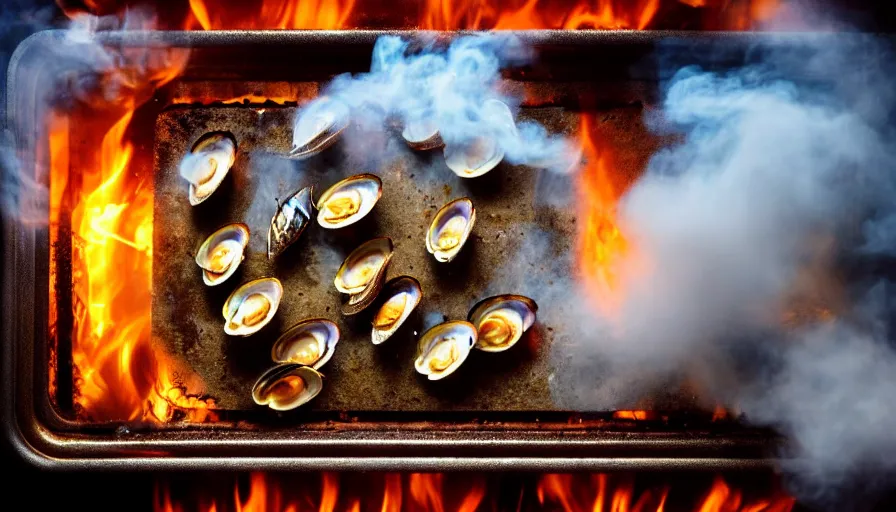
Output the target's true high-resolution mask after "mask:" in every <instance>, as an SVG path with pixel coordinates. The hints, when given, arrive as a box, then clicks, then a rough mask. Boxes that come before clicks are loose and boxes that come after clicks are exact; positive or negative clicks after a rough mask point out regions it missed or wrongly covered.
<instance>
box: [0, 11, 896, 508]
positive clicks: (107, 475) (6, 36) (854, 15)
mask: <svg viewBox="0 0 896 512" xmlns="http://www.w3.org/2000/svg"><path fill="white" fill-rule="evenodd" d="M97 3H98V4H99V5H100V6H101V8H106V9H108V11H109V12H111V11H112V10H114V9H115V8H117V7H119V6H120V5H121V4H122V3H123V2H114V1H111V2H110V1H105V2H104V1H99V2H97ZM130 3H131V4H136V2H130ZM159 3H161V2H156V5H158V4H159ZM812 3H813V4H819V3H822V2H812ZM62 4H63V5H64V6H65V8H66V9H67V10H70V9H78V8H79V7H83V6H82V5H80V3H79V2H76V1H68V0H63V1H62ZM168 4H170V5H166V6H165V8H164V9H158V12H160V13H161V14H162V16H161V18H162V19H161V20H160V21H161V23H162V25H163V26H177V25H178V23H179V20H182V19H183V16H184V14H185V12H186V9H187V8H188V4H187V0H176V1H173V2H168ZM827 5H828V7H827V9H826V10H827V11H828V12H836V13H837V17H838V18H839V19H841V20H843V21H846V22H848V23H849V24H850V25H852V26H854V27H855V28H856V29H857V30H861V31H871V32H890V33H892V32H894V28H896V16H894V14H896V2H891V1H881V2H873V1H861V2H860V1H854V0H852V1H851V0H842V1H838V2H827ZM66 19H67V18H66V16H65V14H64V13H63V11H62V9H61V8H60V7H59V6H57V5H56V4H55V3H54V2H52V1H47V0H42V1H41V0H0V69H2V70H3V82H2V84H3V86H2V93H3V96H5V91H6V87H5V84H6V78H5V73H6V68H7V63H8V58H9V56H10V54H11V53H12V51H13V50H14V49H15V47H16V46H17V45H18V44H19V42H21V41H22V40H23V39H24V38H26V37H27V36H28V35H30V34H31V33H33V32H36V31H38V30H42V29H46V28H52V27H61V26H64V25H65V21H66ZM0 100H2V103H0V112H2V113H3V116H2V122H3V123H4V126H5V122H6V118H5V108H4V107H5V97H0ZM0 142H2V141H0ZM2 185H3V184H2V183H0V186H2ZM3 213H4V214H6V213H7V212H3ZM4 264H5V262H4ZM3 399H6V400H8V399H10V394H9V393H4V398H3ZM0 468H2V469H3V470H4V471H3V474H4V478H5V479H7V481H6V483H5V485H2V486H0V488H2V489H3V490H4V494H5V496H3V497H2V499H3V500H4V502H5V504H9V505H6V507H10V506H12V504H13V503H14V502H18V503H20V505H19V506H18V507H15V508H24V507H23V505H24V503H27V508H28V509H31V510H51V509H55V510H66V509H81V508H85V509H91V510H95V511H98V510H123V509H127V510H131V511H140V510H152V508H153V495H154V484H155V482H156V481H157V480H158V479H159V478H164V479H165V481H166V482H168V483H170V484H171V487H172V488H173V489H175V490H180V492H181V493H189V492H190V489H191V488H196V487H197V486H201V487H202V488H204V489H206V490H208V489H213V490H214V493H215V494H216V495H217V496H220V497H229V496H232V489H233V485H234V483H237V484H239V485H240V486H241V488H243V489H246V488H247V487H248V477H247V475H246V474H234V473H227V474H223V473H221V474H208V473H204V474H198V473H189V474H184V473H181V474H160V473H123V472H94V473H86V474H85V473H70V472H47V471H42V470H40V469H36V468H34V467H32V466H31V465H30V464H28V463H27V462H25V461H23V460H22V459H21V458H20V457H19V456H18V455H17V454H16V453H15V451H14V449H13V448H12V447H11V446H9V443H8V440H7V439H6V438H5V437H4V438H3V439H2V451H0ZM372 477H373V478H376V477H375V476H372ZM10 478H11V480H9V479H10ZM282 478H283V479H284V480H288V479H292V478H298V479H304V478H303V477H302V476H301V475H299V474H296V475H290V476H288V477H282ZM312 478H318V477H316V476H312ZM353 478H355V479H357V478H362V479H363V477H359V476H355V477H353ZM643 478H645V479H647V480H655V479H657V478H660V479H661V480H662V481H667V482H670V483H672V484H673V486H678V487H681V486H685V487H691V488H692V489H694V493H695V494H696V495H697V496H699V495H701V494H702V493H703V492H705V489H706V488H708V485H709V483H710V481H711V476H710V475H690V474H679V475H663V476H661V477H657V476H656V475H643ZM733 478H734V479H735V480H736V481H738V482H740V483H742V484H745V485H749V484H750V482H751V481H753V482H759V483H760V484H764V483H765V482H766V481H768V480H769V475H740V476H736V477H733ZM318 481H319V480H318ZM358 481H360V480H358ZM536 482H537V476H535V475H518V474H503V475H491V476H490V477H489V478H488V488H489V490H490V492H491V493H493V494H495V493H496V494H497V495H498V498H496V499H497V501H495V502H494V503H496V505H497V506H498V507H499V508H505V505H507V507H506V508H515V506H514V505H516V503H515V501H516V499H515V497H516V496H518V495H519V490H520V489H523V488H525V489H527V490H528V491H530V496H531V495H532V494H531V491H532V490H533V489H534V486H535V484H536ZM496 489H497V491H496ZM244 495H245V494H244ZM406 498H407V495H406ZM372 499H373V500H374V501H376V502H379V500H380V499H381V494H377V495H374V496H373V497H372ZM11 500H12V501H11ZM23 501H24V503H23ZM874 501H877V500H874ZM854 505H857V504H856V503H854ZM867 505H871V503H869V504H867ZM867 505H866V506H858V507H857V508H867ZM6 507H3V506H0V508H6ZM877 508H878V509H879V510H894V509H896V505H894V504H893V503H884V502H878V506H877ZM667 510H673V509H672V508H670V507H667Z"/></svg>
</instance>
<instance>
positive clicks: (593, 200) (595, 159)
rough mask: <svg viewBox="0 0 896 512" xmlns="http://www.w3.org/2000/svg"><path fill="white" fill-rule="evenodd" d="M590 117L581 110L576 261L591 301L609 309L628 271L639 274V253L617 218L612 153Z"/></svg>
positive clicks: (615, 302)
mask: <svg viewBox="0 0 896 512" xmlns="http://www.w3.org/2000/svg"><path fill="white" fill-rule="evenodd" d="M594 123H595V121H594V119H593V118H592V117H591V116H590V115H587V114H586V115H582V117H581V122H580V125H579V136H580V137H581V151H582V157H583V160H584V165H583V167H582V169H581V170H580V171H579V175H578V184H577V191H578V194H577V202H578V205H579V206H578V212H579V219H580V224H579V248H578V253H577V254H578V259H579V261H578V263H579V271H580V272H581V274H582V277H583V279H584V282H585V284H586V289H587V291H588V293H589V295H590V296H591V298H592V299H593V301H594V302H595V304H596V305H597V306H598V307H599V308H600V309H601V311H603V312H604V313H606V314H612V313H613V311H615V309H616V307H617V306H618V305H619V302H620V301H621V299H622V297H623V296H624V293H625V289H624V288H625V287H624V284H625V283H626V282H627V281H628V280H629V277H630V276H631V275H633V274H634V275H640V274H641V273H643V267H644V265H645V263H644V261H643V258H642V257H641V255H640V254H639V253H638V252H637V250H636V248H635V247H634V246H633V245H632V243H631V242H630V240H629V238H628V236H627V235H626V233H625V227H624V226H621V225H620V224H619V222H618V221H617V219H616V203H617V201H618V199H619V196H620V194H621V193H622V190H621V188H622V186H619V185H617V184H616V183H614V176H615V175H616V174H615V173H614V171H615V169H614V163H613V155H612V152H611V151H610V149H609V148H606V147H601V146H599V145H598V142H599V140H600V139H599V137H598V136H596V134H595V127H594V126H593V125H594Z"/></svg>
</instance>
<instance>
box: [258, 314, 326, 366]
mask: <svg viewBox="0 0 896 512" xmlns="http://www.w3.org/2000/svg"><path fill="white" fill-rule="evenodd" d="M338 342H339V327H337V326H336V324H334V323H333V322H331V321H329V320H326V319H324V318H312V319H310V320H303V321H301V322H299V323H297V324H296V325H294V326H292V327H290V328H289V329H287V330H286V332H284V333H283V334H282V335H281V336H280V337H279V338H277V341H275V342H274V346H273V348H271V359H273V360H274V362H276V363H298V364H301V365H305V366H310V367H312V368H314V369H315V370H317V369H320V367H321V366H323V365H325V364H326V363H327V361H329V360H330V358H331V357H333V352H334V351H335V350H336V344H337V343H338Z"/></svg>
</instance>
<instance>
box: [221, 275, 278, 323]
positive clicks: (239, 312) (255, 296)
mask: <svg viewBox="0 0 896 512" xmlns="http://www.w3.org/2000/svg"><path fill="white" fill-rule="evenodd" d="M282 297H283V286H282V285H281V284H280V281H279V280H278V279H277V278H275V277H265V278H261V279H255V280H254V281H249V282H247V283H245V284H243V285H242V286H240V287H239V288H237V289H236V290H234V291H233V293H231V294H230V297H228V298H227V301H226V302H225V303H224V307H223V308H222V314H223V315H224V332H226V333H227V334H229V335H231V336H249V335H252V334H255V333H256V332H258V331H259V330H261V329H262V328H263V327H264V326H265V325H267V324H268V322H270V321H271V319H272V318H274V315H275V314H276V313H277V308H278V307H279V306H280V299H281V298H282ZM262 313H263V314H264V316H261V317H260V318H258V316H260V315H261V314H262ZM246 317H250V318H252V322H251V323H249V324H247V323H245V319H246ZM253 317H254V318H253Z"/></svg>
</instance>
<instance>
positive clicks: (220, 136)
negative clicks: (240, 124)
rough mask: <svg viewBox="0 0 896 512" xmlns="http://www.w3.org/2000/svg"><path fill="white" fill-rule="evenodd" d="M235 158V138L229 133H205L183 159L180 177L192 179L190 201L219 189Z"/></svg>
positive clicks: (195, 202) (204, 198) (199, 201)
mask: <svg viewBox="0 0 896 512" xmlns="http://www.w3.org/2000/svg"><path fill="white" fill-rule="evenodd" d="M234 160H236V139H235V138H234V137H233V135H231V134H230V133H226V132H211V133H207V134H205V135H203V136H202V137H201V138H200V139H199V140H198V141H196V143H195V144H194V145H193V148H192V149H191V150H190V152H189V153H187V155H186V156H184V158H183V160H181V162H180V166H179V171H180V175H181V177H183V178H184V179H185V180H187V181H188V182H190V189H189V198H190V204H191V205H193V206H196V205H197V204H199V203H201V202H203V201H205V200H206V199H208V198H209V197H210V196H211V195H212V192H214V191H215V190H217V189H218V187H219V186H220V185H221V182H223V181H224V178H225V177H226V176H227V172H228V171H229V170H230V167H231V166H232V165H233V162H234Z"/></svg>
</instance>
